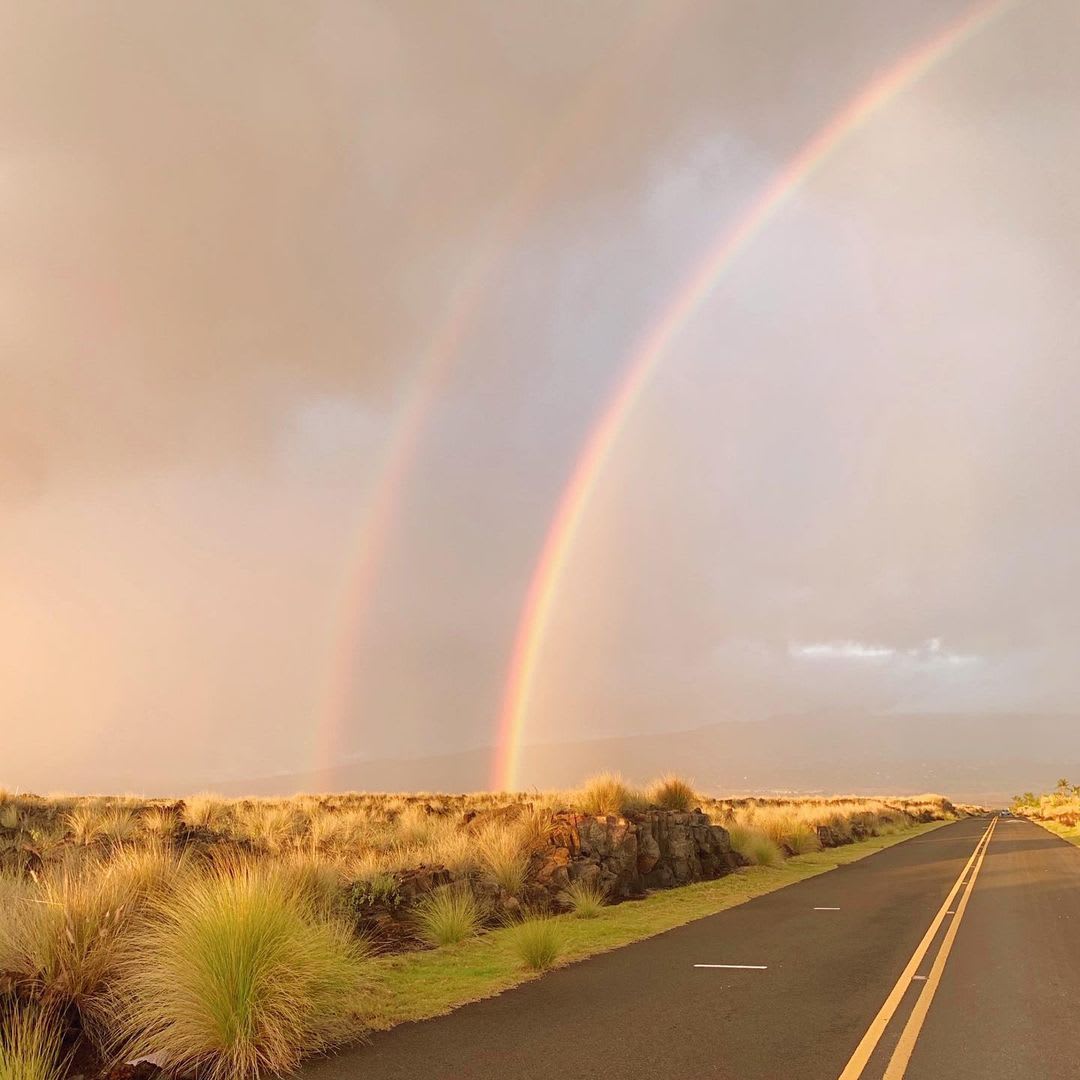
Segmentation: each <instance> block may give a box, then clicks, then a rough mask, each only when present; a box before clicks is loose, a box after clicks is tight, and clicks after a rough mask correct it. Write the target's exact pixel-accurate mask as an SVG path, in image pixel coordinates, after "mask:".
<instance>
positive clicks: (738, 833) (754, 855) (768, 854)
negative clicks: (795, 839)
mask: <svg viewBox="0 0 1080 1080" xmlns="http://www.w3.org/2000/svg"><path fill="white" fill-rule="evenodd" d="M727 830H728V836H729V837H730V838H731V846H732V848H733V849H734V850H735V851H737V852H738V853H739V854H740V855H741V856H742V857H743V858H744V859H746V861H747V862H748V863H750V865H751V866H774V867H775V866H780V865H781V863H783V861H784V853H783V851H781V850H780V847H779V845H778V844H777V843H776V842H775V841H774V840H772V839H771V838H770V837H768V836H766V835H765V834H764V833H763V832H760V831H759V830H757V829H751V828H749V827H748V826H746V825H736V824H732V825H729V826H727Z"/></svg>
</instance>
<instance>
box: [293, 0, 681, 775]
mask: <svg viewBox="0 0 1080 1080" xmlns="http://www.w3.org/2000/svg"><path fill="white" fill-rule="evenodd" d="M693 3H694V0H682V2H681V3H667V4H663V5H660V7H659V8H658V9H656V10H652V9H648V8H647V9H645V10H644V13H643V14H642V16H641V17H640V18H638V19H636V20H635V21H633V22H631V23H630V24H629V26H628V29H627V31H626V32H625V33H624V34H623V35H622V37H621V38H620V39H619V41H618V43H617V44H616V46H615V47H614V48H613V49H612V50H611V52H610V54H609V56H608V57H607V59H606V60H605V62H604V63H603V64H602V65H601V66H600V67H598V69H597V72H596V74H595V75H594V76H593V77H592V78H591V79H590V80H589V84H588V86H587V88H586V91H585V93H584V94H583V95H581V96H580V97H579V98H576V99H575V100H573V101H571V102H569V103H568V105H567V108H566V109H565V110H564V111H563V113H562V114H561V115H560V117H559V119H558V121H556V123H555V124H554V125H553V126H552V129H551V131H550V132H549V134H548V137H547V138H546V139H545V140H544V142H543V144H542V146H541V147H540V151H539V153H538V154H537V155H536V157H535V158H534V159H533V160H532V162H531V164H530V166H529V167H528V168H526V169H525V170H523V172H522V173H521V175H520V177H519V178H518V181H517V183H516V184H515V186H514V189H513V191H512V192H511V194H510V196H509V198H508V199H507V201H506V203H505V204H504V208H503V210H502V212H501V213H500V214H499V216H498V219H497V222H496V225H495V227H494V228H493V229H492V230H491V234H490V238H489V240H488V242H487V243H486V244H485V245H484V246H483V247H482V249H481V251H480V252H479V253H478V255H477V256H476V258H474V259H473V260H472V263H471V264H470V266H469V267H468V269H467V271H466V272H465V273H464V274H463V275H462V277H461V281H460V284H459V286H458V287H457V288H456V289H455V290H454V293H453V295H452V297H451V299H450V302H449V304H448V305H447V310H446V314H445V316H444V317H443V319H442V320H441V321H440V323H439V324H438V327H437V329H436V332H435V334H434V335H433V337H432V339H431V341H430V342H429V343H428V345H427V347H426V348H425V349H424V352H423V359H422V360H421V362H420V363H419V365H418V366H417V371H416V374H415V376H414V377H413V379H412V380H411V381H410V389H409V391H408V392H407V393H406V394H405V395H404V396H403V398H402V402H401V404H400V406H399V407H398V409H397V410H396V414H395V419H394V423H393V426H392V430H391V434H390V437H389V439H388V440H387V443H386V448H385V450H384V452H383V454H382V456H381V459H380V461H379V463H378V466H377V467H376V469H375V470H374V476H375V481H374V485H373V489H372V494H371V496H370V498H369V499H368V501H367V505H366V507H365V510H364V512H363V513H362V515H361V518H360V522H359V525H358V527H357V530H356V535H355V539H354V541H353V543H352V545H351V546H350V555H349V556H348V558H347V560H346V570H345V574H344V580H343V583H342V586H341V588H340V590H339V595H340V596H341V597H343V601H342V606H341V610H340V612H339V615H338V618H337V619H336V620H335V625H337V626H338V627H339V631H338V633H337V635H336V638H335V641H334V643H333V647H332V649H331V662H330V670H329V674H328V676H327V678H326V685H325V689H324V690H323V692H322V693H321V695H320V697H321V704H320V705H319V706H318V707H317V709H316V714H317V715H316V721H317V723H316V731H315V737H316V745H315V749H314V756H315V766H316V768H321V767H325V766H329V765H331V764H333V763H334V762H335V760H336V757H337V754H336V750H337V746H338V743H339V741H340V735H341V732H342V730H343V729H344V726H345V720H346V718H347V716H348V714H349V704H350V700H351V698H352V697H353V694H354V692H355V687H354V679H355V665H356V658H357V656H358V654H359V653H360V652H361V651H362V643H363V638H364V634H365V632H366V627H367V623H368V616H369V614H370V611H371V604H372V600H373V598H374V594H375V588H376V581H377V578H378V571H379V568H380V566H381V565H382V563H383V561H384V558H385V555H386V552H387V549H388V547H389V544H390V540H391V538H392V536H393V530H394V524H395V522H396V521H397V519H398V516H399V509H400V505H401V500H402V497H403V494H404V491H405V487H406V480H407V478H408V475H409V473H410V472H411V471H412V468H413V465H414V463H415V461H416V458H417V455H418V453H419V449H420V446H421V444H422V440H423V434H424V431H425V430H426V428H427V423H428V420H429V418H430V416H431V413H432V411H433V407H434V405H435V403H436V401H437V400H438V397H439V390H440V389H441V387H442V386H443V384H444V382H445V379H446V376H447V374H448V372H449V371H450V369H451V367H452V362H453V360H454V358H455V357H456V356H457V355H458V352H459V350H460V348H461V345H462V343H463V341H464V340H465V337H466V335H467V333H468V331H469V329H470V327H471V326H472V324H473V322H474V320H475V318H476V317H477V315H478V314H479V312H480V310H481V308H482V307H483V304H484V302H485V301H486V300H487V298H488V296H489V295H490V292H491V287H492V283H493V282H494V280H495V276H496V272H497V270H498V269H499V267H500V266H501V265H502V261H503V258H504V257H505V255H506V253H507V252H508V251H510V250H511V249H512V247H513V244H514V242H515V241H516V240H517V239H518V238H519V237H520V236H521V235H522V234H523V233H524V230H525V227H526V225H527V224H528V222H529V220H530V219H531V217H532V215H533V213H534V212H535V211H536V209H537V207H538V206H539V205H540V204H541V203H542V202H543V200H544V198H545V197H546V196H547V195H548V194H549V193H550V192H551V191H552V189H553V188H554V186H555V182H556V181H557V179H558V177H559V176H560V175H562V168H563V165H564V163H565V162H566V161H567V160H569V159H571V158H572V156H573V155H574V153H575V152H577V151H578V150H579V149H580V148H581V147H583V146H585V145H587V143H588V141H589V139H590V137H591V136H592V135H593V134H594V133H595V132H596V131H597V130H598V129H600V128H601V127H602V126H603V121H604V118H605V117H606V116H607V115H608V113H609V112H610V109H611V106H612V104H613V103H614V101H615V100H616V98H617V94H618V90H619V79H620V77H623V76H625V74H626V72H627V71H632V70H633V69H634V67H635V66H636V65H638V64H640V63H641V62H642V61H643V57H644V54H645V53H646V52H648V51H651V52H653V53H655V52H656V51H657V50H658V49H659V48H660V47H661V46H662V45H663V43H664V42H665V41H667V40H668V39H669V38H670V36H671V34H672V33H673V31H674V29H675V28H676V27H677V26H678V24H679V21H680V20H681V19H682V17H683V16H684V15H685V14H686V12H687V11H688V10H689V9H690V7H691V6H692V4H693Z"/></svg>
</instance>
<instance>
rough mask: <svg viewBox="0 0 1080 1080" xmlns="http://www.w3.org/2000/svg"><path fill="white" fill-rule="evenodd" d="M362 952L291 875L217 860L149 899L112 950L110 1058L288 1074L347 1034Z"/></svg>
mask: <svg viewBox="0 0 1080 1080" xmlns="http://www.w3.org/2000/svg"><path fill="white" fill-rule="evenodd" d="M364 955H365V952H364V948H363V945H362V943H361V942H360V941H359V940H358V939H357V938H356V937H355V936H354V935H353V934H352V933H351V932H350V930H349V929H348V928H347V927H346V926H344V925H342V924H340V923H337V922H335V921H333V920H332V919H329V918H327V917H325V916H323V915H320V914H319V912H318V909H317V906H316V905H315V904H313V903H312V902H311V900H310V898H309V896H308V894H307V891H306V889H305V887H304V886H303V885H301V884H300V883H299V882H298V880H297V879H296V877H295V875H292V874H289V873H283V872H280V871H279V870H278V869H276V868H275V867H274V866H273V865H272V864H268V863H257V862H254V861H251V860H237V861H236V862H234V863H233V864H231V865H219V866H217V867H215V868H213V869H212V870H211V871H209V872H207V873H204V874H200V875H197V876H195V877H193V878H191V879H189V880H188V881H186V882H185V883H184V884H183V885H182V887H181V888H179V889H178V890H176V891H175V892H174V893H172V894H171V895H169V896H167V897H162V898H160V900H159V901H158V902H157V903H156V904H155V905H154V906H153V908H152V910H151V911H150V912H148V914H147V916H146V917H145V919H144V920H143V923H142V925H141V927H140V931H139V933H138V934H137V935H134V936H133V937H132V938H131V939H130V942H129V944H128V947H127V948H126V949H124V950H122V952H121V955H120V957H119V961H118V964H117V973H116V979H115V983H116V990H115V994H114V995H113V998H112V1006H113V1007H112V1013H111V1016H110V1022H111V1023H110V1026H111V1028H112V1030H113V1031H114V1032H115V1035H114V1046H115V1049H116V1052H117V1055H118V1056H119V1057H120V1058H122V1059H124V1060H131V1059H133V1058H140V1057H147V1056H150V1055H153V1056H154V1057H155V1059H156V1060H158V1061H159V1062H160V1063H161V1064H162V1066H163V1067H164V1068H166V1069H167V1070H168V1071H171V1072H178V1073H182V1074H189V1075H190V1074H196V1075H199V1076H203V1077H207V1078H208V1080H253V1078H255V1077H258V1076H260V1075H262V1074H264V1073H272V1074H280V1073H286V1072H290V1071H292V1070H293V1069H295V1068H296V1066H297V1065H298V1064H299V1062H300V1059H301V1056H302V1055H303V1054H305V1053H312V1052H317V1051H319V1050H322V1049H325V1048H326V1047H328V1046H331V1045H333V1044H334V1043H335V1042H337V1041H340V1040H343V1039H345V1038H348V1037H349V1036H350V1035H352V1034H354V1033H355V1030H356V1019H357V1016H358V1014H359V1011H360V1002H361V993H362V988H363V973H364Z"/></svg>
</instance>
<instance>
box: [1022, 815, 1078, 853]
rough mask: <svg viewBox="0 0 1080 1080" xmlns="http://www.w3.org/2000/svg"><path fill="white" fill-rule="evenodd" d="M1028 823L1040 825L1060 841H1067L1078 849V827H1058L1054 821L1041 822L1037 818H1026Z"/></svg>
mask: <svg viewBox="0 0 1080 1080" xmlns="http://www.w3.org/2000/svg"><path fill="white" fill-rule="evenodd" d="M1027 820H1028V821H1033V822H1035V824H1036V825H1041V826H1042V827H1043V828H1044V829H1045V830H1046V831H1047V832H1052V833H1053V834H1054V835H1055V836H1060V837H1061V838H1062V840H1068V841H1069V843H1070V844H1076V846H1077V847H1080V825H1060V824H1058V822H1056V821H1041V820H1040V819H1039V818H1028V819H1027Z"/></svg>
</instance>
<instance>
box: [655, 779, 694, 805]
mask: <svg viewBox="0 0 1080 1080" xmlns="http://www.w3.org/2000/svg"><path fill="white" fill-rule="evenodd" d="M649 800H650V801H651V802H652V803H653V804H654V805H656V806H659V807H660V809H661V810H677V811H679V812H680V813H686V812H687V811H688V810H693V809H694V807H695V806H696V805H697V803H698V797H697V794H696V793H695V791H694V785H693V784H691V783H690V782H689V781H686V780H684V779H683V778H682V777H681V776H675V775H674V774H672V773H668V775H667V776H662V777H660V779H659V780H655V781H654V782H653V783H652V784H651V785H650V787H649Z"/></svg>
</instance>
